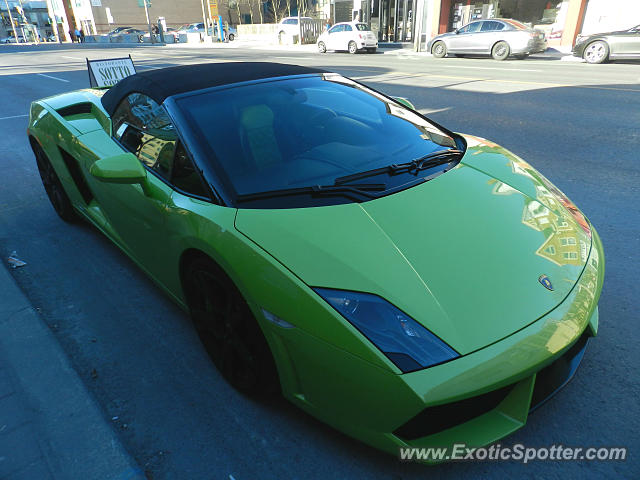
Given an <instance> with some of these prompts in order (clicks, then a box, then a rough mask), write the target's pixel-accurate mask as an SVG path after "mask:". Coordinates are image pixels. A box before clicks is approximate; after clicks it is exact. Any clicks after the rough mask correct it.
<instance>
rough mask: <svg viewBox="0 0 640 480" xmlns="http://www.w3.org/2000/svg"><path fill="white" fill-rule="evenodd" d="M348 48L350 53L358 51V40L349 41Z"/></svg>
mask: <svg viewBox="0 0 640 480" xmlns="http://www.w3.org/2000/svg"><path fill="white" fill-rule="evenodd" d="M347 49H348V50H349V53H350V54H351V55H353V54H356V53H358V45H356V42H354V41H353V40H351V41H350V42H349V46H348V47H347Z"/></svg>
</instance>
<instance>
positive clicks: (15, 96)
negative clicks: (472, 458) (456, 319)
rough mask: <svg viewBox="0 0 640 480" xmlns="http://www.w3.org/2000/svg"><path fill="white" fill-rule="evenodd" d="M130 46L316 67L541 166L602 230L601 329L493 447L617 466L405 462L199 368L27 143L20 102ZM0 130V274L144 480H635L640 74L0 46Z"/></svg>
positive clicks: (154, 56) (152, 292) (160, 60)
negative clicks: (77, 217) (550, 393)
mask: <svg viewBox="0 0 640 480" xmlns="http://www.w3.org/2000/svg"><path fill="white" fill-rule="evenodd" d="M129 53H130V54H131V55H132V57H133V59H134V61H135V62H136V64H137V65H138V66H139V67H140V68H141V69H144V68H157V67H162V66H168V65H175V64H184V63H197V62H201V61H231V60H233V61H236V60H238V61H243V60H244V61H247V60H272V61H280V62H291V63H299V64H303V65H321V66H324V67H328V68H330V69H333V70H335V71H338V72H340V73H343V74H345V75H348V76H352V77H354V78H357V79H359V80H361V81H363V82H365V83H368V84H370V85H372V86H374V87H375V88H377V89H379V90H383V91H385V92H386V93H388V94H391V95H398V96H404V97H408V98H409V99H411V100H412V101H413V102H414V104H415V105H416V107H417V108H418V109H420V110H421V111H423V112H426V113H427V114H429V115H430V116H431V117H432V118H433V119H434V120H436V121H437V122H439V123H441V124H443V125H445V126H447V127H448V128H450V129H453V130H456V131H461V132H466V133H471V134H475V135H478V136H482V137H486V138H490V139H491V140H493V141H495V142H497V143H499V144H501V145H503V146H505V147H507V148H509V149H510V150H512V151H513V152H515V153H517V154H518V155H520V156H521V157H523V158H524V159H526V160H527V161H528V162H530V163H532V164H533V165H534V166H535V167H537V168H538V169H540V170H541V171H542V172H543V173H544V174H545V175H546V176H547V177H549V178H550V179H551V180H552V181H553V182H554V183H555V184H556V185H558V186H559V187H560V188H561V189H562V190H563V191H564V192H565V193H567V194H568V195H569V197H571V199H572V200H573V201H574V202H575V203H576V204H577V205H579V206H580V208H581V209H582V210H583V211H584V212H585V213H586V214H587V216H588V217H589V218H590V219H591V221H592V222H593V224H594V225H595V226H596V227H597V228H598V231H599V233H600V235H601V236H602V239H603V242H604V246H605V253H606V259H607V273H606V279H605V286H604V290H603V293H602V297H601V300H600V332H599V335H598V337H597V338H596V339H595V340H594V341H592V342H591V343H590V347H589V349H588V350H587V353H586V355H585V358H584V360H583V362H582V365H581V368H580V369H579V370H578V372H577V375H576V377H575V378H574V379H573V381H572V382H571V383H570V384H569V385H568V386H567V387H566V388H565V389H564V390H563V391H561V392H560V393H559V394H558V395H557V396H556V397H555V398H554V399H553V400H552V401H550V402H549V403H547V404H546V405H545V406H544V407H543V408H540V409H539V410H538V411H536V412H535V413H534V414H532V416H531V417H530V419H529V422H528V423H527V425H526V426H525V427H524V428H523V429H521V430H519V431H518V432H516V433H515V434H513V435H511V436H509V437H508V438H506V439H504V440H502V442H501V444H502V445H504V446H510V445H513V444H516V443H522V444H525V445H527V446H549V445H552V444H563V445H566V446H581V447H589V446H625V447H627V448H628V449H629V454H628V455H629V456H628V459H627V460H626V461H625V462H598V461H594V462H535V463H533V464H528V465H522V464H519V463H513V462H508V463H490V462H483V463H457V464H444V465H439V466H434V467H426V466H422V465H416V464H402V463H400V462H399V461H398V460H397V459H396V458H394V457H391V456H387V455H385V454H382V453H380V452H378V451H376V450H373V449H370V448H369V447H366V446H364V445H361V444H360V443H358V442H356V441H354V440H351V439H350V438H348V437H346V436H344V435H342V434H340V433H338V432H336V431H334V430H332V429H331V428H329V427H326V426H325V425H323V424H322V423H320V422H318V421H316V420H314V419H313V418H310V417H309V416H307V415H306V414H304V413H301V412H300V411H298V410H297V409H296V408H294V407H293V406H291V405H289V404H288V403H286V402H284V401H280V402H274V403H273V404H269V405H264V404H260V403H255V402H253V401H251V400H249V399H247V398H245V397H243V396H242V395H240V394H238V393H236V392H235V391H234V390H233V389H232V388H231V387H229V386H228V385H227V384H226V383H225V382H224V381H223V380H222V378H221V377H220V375H219V374H218V373H217V371H216V370H215V368H214V367H213V366H212V365H211V363H210V362H209V360H208V358H207V356H206V354H205V353H204V351H203V349H202V348H201V346H200V344H199V342H198V339H197V337H196V335H195V333H194V332H193V330H192V328H191V326H190V323H189V319H188V318H187V317H186V316H185V315H184V314H182V313H181V312H180V311H179V310H178V309H177V308H176V307H175V306H174V305H173V304H172V303H171V302H170V301H169V300H168V299H167V298H165V297H164V296H163V295H162V294H161V293H160V291H159V290H158V289H157V288H156V287H154V286H153V285H152V284H151V282H150V281H149V280H148V279H147V278H146V277H145V276H144V275H143V274H142V273H141V272H140V271H138V270H137V268H136V267H135V266H134V265H133V264H132V262H130V261H129V260H128V259H127V258H125V257H124V256H123V255H122V254H121V252H120V251H119V250H118V249H117V248H116V247H114V246H112V245H111V244H110V243H109V242H108V241H107V240H106V239H105V238H103V237H102V236H101V235H100V234H99V233H98V232H97V231H96V230H95V229H93V228H91V227H89V226H82V225H80V226H69V225H66V224H64V223H63V222H62V221H61V220H59V219H58V217H57V216H56V215H55V213H54V211H53V209H52V208H51V206H50V205H49V202H48V200H47V198H46V196H45V193H44V190H43V188H42V186H41V182H40V179H39V177H38V173H37V170H36V167H35V161H34V159H33V155H32V153H31V151H30V149H29V146H28V143H27V139H26V135H25V129H26V126H27V117H26V114H27V112H28V106H29V103H30V102H31V101H32V100H36V99H38V98H41V97H44V96H48V95H54V94H57V93H61V92H65V91H68V90H72V89H77V88H83V87H86V86H87V85H88V77H87V72H86V64H85V58H86V57H89V58H108V57H114V56H124V55H127V54H129ZM169 81H170V79H169ZM221 121H224V120H223V119H222V120H221ZM0 132H1V137H0V138H1V139H2V141H1V142H0V166H1V167H2V172H3V173H4V174H3V176H2V183H1V186H0V254H1V256H2V257H3V258H6V257H7V256H8V254H10V253H11V252H12V251H14V250H15V251H16V252H17V254H18V256H19V257H20V258H22V259H23V260H24V261H26V262H27V263H28V265H27V266H25V267H22V268H20V269H17V270H14V271H13V273H14V275H15V278H16V279H17V281H18V283H19V285H20V286H21V288H22V289H23V290H24V292H25V293H26V294H27V296H28V297H29V298H30V300H31V301H32V303H33V304H34V305H35V306H36V307H38V308H39V310H40V312H41V314H42V315H43V318H44V319H45V321H46V322H47V324H48V325H49V327H50V328H51V329H52V331H53V332H55V334H56V336H57V338H58V339H59V341H60V343H61V345H62V346H63V348H64V349H65V351H66V352H67V353H68V355H69V357H70V358H71V361H72V363H73V365H74V367H75V368H76V369H77V371H78V372H79V373H80V375H81V377H82V378H83V380H84V381H85V382H86V384H87V385H88V387H89V389H90V391H91V392H92V394H93V395H94V396H95V398H96V399H97V401H98V402H99V404H100V406H101V407H102V409H103V411H104V415H105V417H106V418H108V419H111V418H116V417H117V419H115V420H113V424H114V426H115V427H116V428H117V429H118V431H119V433H120V435H121V438H122V440H123V442H124V445H125V447H126V448H127V449H128V450H129V451H130V452H131V454H132V455H133V456H134V457H135V459H136V460H137V461H138V462H139V464H140V465H141V466H142V467H143V468H144V469H145V471H146V472H147V473H148V476H149V478H153V479H189V480H198V479H213V478H215V479H228V478H233V479H236V480H244V479H256V478H260V479H271V478H274V479H275V478H277V479H294V478H300V479H316V478H317V479H326V478H340V479H342V478H345V479H346V478H367V479H401V478H402V479H417V478H445V477H446V478H448V477H450V476H455V477H456V478H476V477H506V476H509V477H519V478H523V477H524V478H561V477H562V478H577V477H582V478H612V477H616V478H638V476H639V475H640V461H639V460H638V457H639V455H640V449H639V447H640V442H639V440H638V439H639V438H640V435H639V434H638V432H639V431H640V420H639V419H640V402H639V401H638V398H640V381H639V375H638V373H637V372H638V365H640V355H639V349H638V334H637V332H638V327H639V317H638V312H639V311H640V308H639V304H638V292H639V291H638V286H637V283H636V281H637V273H638V267H639V262H638V252H640V231H639V229H640V201H639V200H638V194H639V193H640V189H639V187H638V184H639V181H640V167H639V163H640V162H639V161H638V160H639V153H638V152H640V64H638V63H635V64H633V63H627V64H620V63H618V64H607V65H587V64H584V63H578V62H566V61H560V60H559V59H557V58H547V57H531V58H529V59H527V60H524V61H506V62H495V61H493V60H489V59H467V58H465V59H457V58H452V59H444V60H437V59H434V58H430V57H419V56H411V55H405V54H402V53H400V54H398V55H382V54H378V55H356V56H349V55H347V54H328V55H319V54H306V53H299V52H295V51H293V52H292V51H268V50H251V49H243V48H225V49H208V50H197V49H181V48H161V47H139V48H119V49H103V48H96V49H89V48H81V46H73V47H71V46H66V47H60V46H46V47H16V46H7V47H0ZM453 201H455V199H453ZM444 235H445V234H444V233H443V236H444ZM443 240H444V238H443ZM70 448H73V446H70Z"/></svg>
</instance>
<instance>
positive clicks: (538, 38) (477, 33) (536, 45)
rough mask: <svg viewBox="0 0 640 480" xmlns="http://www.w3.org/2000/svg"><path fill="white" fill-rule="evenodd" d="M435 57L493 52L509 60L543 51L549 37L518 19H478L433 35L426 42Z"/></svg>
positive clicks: (491, 53) (495, 55)
mask: <svg viewBox="0 0 640 480" xmlns="http://www.w3.org/2000/svg"><path fill="white" fill-rule="evenodd" d="M427 48H428V51H429V52H431V53H432V54H433V56H434V57H437V58H442V57H445V56H447V54H450V53H452V54H455V55H456V56H461V55H491V56H492V57H493V58H495V59H496V60H506V59H507V58H509V56H510V55H513V56H514V57H515V58H518V59H523V58H526V57H527V56H528V55H530V54H532V53H538V52H544V51H545V50H546V49H547V40H546V38H545V36H544V33H543V32H541V31H539V30H533V29H532V28H529V27H527V26H526V25H523V24H522V23H520V22H518V21H517V20H510V19H504V18H492V19H491V20H476V21H474V22H471V23H469V24H467V25H465V26H464V27H462V28H458V29H457V30H454V31H453V32H448V33H443V34H441V35H438V36H437V37H434V38H433V39H431V41H430V42H429V43H428V45H427Z"/></svg>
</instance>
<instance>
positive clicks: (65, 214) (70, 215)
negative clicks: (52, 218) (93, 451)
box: [32, 144, 80, 223]
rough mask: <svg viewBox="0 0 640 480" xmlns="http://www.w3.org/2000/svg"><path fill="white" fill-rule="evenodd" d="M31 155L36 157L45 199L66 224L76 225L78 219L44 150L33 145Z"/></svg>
mask: <svg viewBox="0 0 640 480" xmlns="http://www.w3.org/2000/svg"><path fill="white" fill-rule="evenodd" d="M32 147H33V153H34V154H35V156H36V163H37V165H38V172H40V178H41V179H42V185H43V186H44V190H45V192H47V197H49V201H50V202H51V206H53V209H54V210H55V211H56V213H57V214H58V216H59V217H60V218H61V219H62V220H64V221H65V222H67V223H76V222H77V221H78V220H80V217H79V216H78V214H77V213H76V211H75V210H74V209H73V205H72V204H71V200H69V197H68V196H67V192H65V191H64V187H63V186H62V182H61V181H60V178H58V174H57V173H56V171H55V170H54V168H53V165H52V164H51V161H50V160H49V158H48V157H47V154H46V153H44V150H42V148H41V147H40V145H37V144H34V145H32Z"/></svg>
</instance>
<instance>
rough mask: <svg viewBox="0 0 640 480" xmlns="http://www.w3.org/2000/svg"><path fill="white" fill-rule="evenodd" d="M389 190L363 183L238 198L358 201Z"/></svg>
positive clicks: (316, 186)
mask: <svg viewBox="0 0 640 480" xmlns="http://www.w3.org/2000/svg"><path fill="white" fill-rule="evenodd" d="M386 189H387V186H386V185H385V184H384V183H369V184H366V183H362V184H358V185H311V186H308V187H299V188H283V189H280V190H268V191H266V192H256V193H246V194H242V195H238V196H237V197H236V201H237V202H250V201H253V200H262V199H265V198H275V197H289V196H295V195H305V194H306V195H312V196H343V197H348V198H351V199H353V200H356V201H358V200H359V199H361V198H362V197H363V196H364V197H367V198H376V195H373V194H371V193H369V192H383V191H384V190H386Z"/></svg>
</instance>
